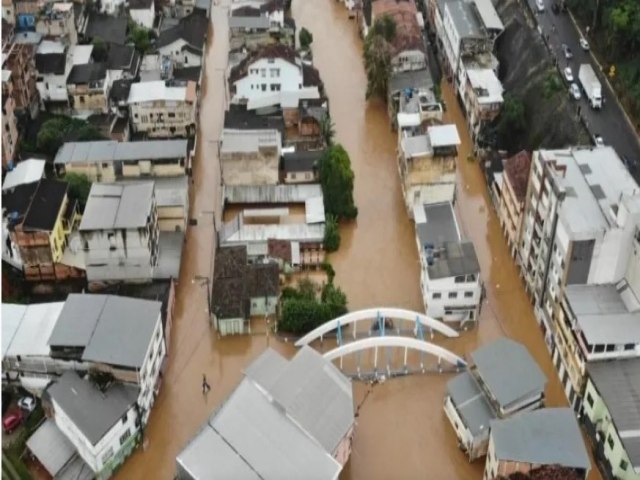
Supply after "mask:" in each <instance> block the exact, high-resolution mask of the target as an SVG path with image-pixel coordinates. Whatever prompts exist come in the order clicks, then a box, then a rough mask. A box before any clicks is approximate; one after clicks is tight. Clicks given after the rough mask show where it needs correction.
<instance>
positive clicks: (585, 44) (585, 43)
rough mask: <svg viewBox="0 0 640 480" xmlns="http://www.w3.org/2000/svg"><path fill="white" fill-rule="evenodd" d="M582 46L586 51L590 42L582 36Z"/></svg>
mask: <svg viewBox="0 0 640 480" xmlns="http://www.w3.org/2000/svg"><path fill="white" fill-rule="evenodd" d="M579 42H580V48H582V49H583V50H584V51H585V52H587V51H589V42H587V39H586V38H584V37H580V40H579Z"/></svg>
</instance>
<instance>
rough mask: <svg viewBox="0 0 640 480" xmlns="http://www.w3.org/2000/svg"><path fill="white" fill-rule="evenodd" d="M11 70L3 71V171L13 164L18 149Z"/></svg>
mask: <svg viewBox="0 0 640 480" xmlns="http://www.w3.org/2000/svg"><path fill="white" fill-rule="evenodd" d="M12 74H13V72H11V70H2V169H3V170H4V169H5V168H6V167H8V166H9V165H10V164H12V163H13V160H14V157H15V153H16V149H17V147H18V142H19V137H18V124H17V122H16V115H15V108H16V103H15V100H14V98H13V81H12V80H11V75H12Z"/></svg>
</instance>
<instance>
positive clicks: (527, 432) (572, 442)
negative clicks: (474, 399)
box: [491, 408, 591, 470]
mask: <svg viewBox="0 0 640 480" xmlns="http://www.w3.org/2000/svg"><path fill="white" fill-rule="evenodd" d="M491 436H492V438H493V442H494V445H495V455H496V458H498V459H499V460H509V461H514V462H526V463H533V464H536V465H559V466H562V467H569V468H581V469H584V470H589V469H590V468H591V461H590V460H589V455H588V453H587V449H586V447H585V445H584V440H583V438H582V434H581V433H580V427H579V426H578V421H577V420H576V416H575V413H574V412H573V410H572V409H571V408H542V409H539V410H534V411H531V412H523V413H519V414H518V415H514V416H513V417H511V418H508V419H505V420H494V421H493V422H491Z"/></svg>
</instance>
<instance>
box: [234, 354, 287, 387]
mask: <svg viewBox="0 0 640 480" xmlns="http://www.w3.org/2000/svg"><path fill="white" fill-rule="evenodd" d="M288 363H289V362H288V360H287V359H286V358H284V357H283V356H282V355H280V354H279V353H278V352H276V351H275V350H273V349H271V348H268V349H266V350H265V351H264V352H262V353H261V354H260V356H259V357H258V358H256V359H255V360H254V361H253V362H251V365H249V366H248V367H247V368H246V370H245V371H244V374H245V375H246V376H247V377H249V378H251V379H252V380H255V381H256V382H257V383H259V384H260V385H262V387H264V388H265V389H267V390H270V389H271V388H272V387H273V385H274V384H275V382H276V380H277V379H278V378H279V377H280V375H282V371H283V370H284V369H285V367H286V366H287V364H288Z"/></svg>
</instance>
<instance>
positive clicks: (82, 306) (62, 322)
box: [48, 293, 108, 347]
mask: <svg viewBox="0 0 640 480" xmlns="http://www.w3.org/2000/svg"><path fill="white" fill-rule="evenodd" d="M107 298H108V296H107V295H85V294H78V293H72V294H70V295H69V296H68V297H67V300H66V301H65V302H64V306H63V307H62V311H61V312H60V316H59V317H58V322H57V323H56V326H55V327H54V329H53V331H52V332H51V336H50V337H49V342H48V343H49V345H50V346H56V347H86V346H87V344H88V343H89V341H90V340H91V336H92V335H93V331H94V330H95V328H96V325H97V323H98V320H99V319H100V315H101V314H102V310H103V309H104V306H105V303H106V301H107Z"/></svg>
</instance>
